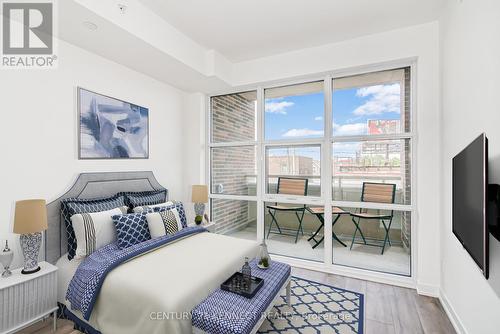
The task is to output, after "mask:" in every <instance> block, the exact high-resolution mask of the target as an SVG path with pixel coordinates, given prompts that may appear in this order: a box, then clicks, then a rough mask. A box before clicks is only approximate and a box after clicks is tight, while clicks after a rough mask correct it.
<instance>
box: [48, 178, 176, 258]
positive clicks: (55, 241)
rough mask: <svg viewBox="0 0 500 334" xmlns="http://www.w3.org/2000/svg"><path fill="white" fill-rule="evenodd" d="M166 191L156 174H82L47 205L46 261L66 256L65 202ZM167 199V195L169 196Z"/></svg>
mask: <svg viewBox="0 0 500 334" xmlns="http://www.w3.org/2000/svg"><path fill="white" fill-rule="evenodd" d="M159 189H165V188H164V187H162V186H161V185H160V184H159V183H158V181H157V180H156V178H155V176H154V175H153V172H99V173H82V174H80V175H79V176H78V178H77V179H76V181H75V183H74V184H73V186H71V188H70V189H69V190H68V191H67V192H66V193H65V194H64V195H62V196H61V197H59V198H58V199H56V200H54V201H52V202H50V203H49V204H47V216H48V217H47V218H48V229H47V231H45V240H44V244H45V260H46V261H47V262H50V263H53V264H54V263H56V261H57V260H58V259H59V258H60V257H61V256H62V255H63V254H64V253H66V252H67V238H66V229H65V226H64V221H63V219H62V216H61V200H63V199H66V198H70V197H72V198H100V197H108V196H113V195H115V194H116V193H119V192H122V191H124V192H125V191H148V190H159ZM167 196H168V193H167Z"/></svg>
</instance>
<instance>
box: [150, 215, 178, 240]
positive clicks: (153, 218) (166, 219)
mask: <svg viewBox="0 0 500 334" xmlns="http://www.w3.org/2000/svg"><path fill="white" fill-rule="evenodd" d="M146 219H147V221H148V227H149V231H150V233H151V238H158V237H161V236H164V235H167V234H174V233H177V232H179V231H180V230H181V229H182V223H181V218H180V216H179V212H178V211H177V209H176V208H172V209H169V210H164V211H160V212H153V213H149V214H147V215H146Z"/></svg>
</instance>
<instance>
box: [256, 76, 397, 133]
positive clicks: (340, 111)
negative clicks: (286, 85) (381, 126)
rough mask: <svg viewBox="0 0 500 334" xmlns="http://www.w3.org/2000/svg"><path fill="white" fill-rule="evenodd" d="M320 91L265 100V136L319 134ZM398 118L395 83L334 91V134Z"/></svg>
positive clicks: (321, 99)
mask: <svg viewBox="0 0 500 334" xmlns="http://www.w3.org/2000/svg"><path fill="white" fill-rule="evenodd" d="M323 110H324V97H323V93H315V94H307V95H298V96H290V97H283V98H274V99H266V113H265V118H266V119H265V124H266V129H265V136H266V139H271V140H273V139H274V140H276V139H292V138H315V137H321V136H322V135H323V128H324V120H323ZM399 118H400V86H399V84H387V85H376V86H369V87H362V88H354V89H344V90H336V91H335V92H334V95H333V129H334V134H335V135H359V134H366V133H367V127H366V124H367V121H368V120H369V119H399Z"/></svg>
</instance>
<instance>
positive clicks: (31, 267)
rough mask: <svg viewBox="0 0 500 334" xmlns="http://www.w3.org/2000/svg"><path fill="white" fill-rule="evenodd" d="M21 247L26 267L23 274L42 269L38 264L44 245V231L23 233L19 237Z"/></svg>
mask: <svg viewBox="0 0 500 334" xmlns="http://www.w3.org/2000/svg"><path fill="white" fill-rule="evenodd" d="M19 242H20V243H21V249H22V250H23V256H24V269H23V270H22V271H21V273H22V274H33V273H36V272H37V271H39V270H40V267H39V266H38V254H39V253H40V246H41V245H42V233H41V232H36V233H30V234H21V236H20V237H19Z"/></svg>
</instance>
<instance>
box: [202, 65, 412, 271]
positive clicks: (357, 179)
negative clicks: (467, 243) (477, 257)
mask: <svg viewBox="0 0 500 334" xmlns="http://www.w3.org/2000/svg"><path fill="white" fill-rule="evenodd" d="M411 101H412V97H411V67H402V68H396V69H389V70H382V71H377V72H370V73H365V74H358V75H352V76H343V77H335V76H333V77H332V76H327V77H325V78H324V79H322V80H316V81H310V82H303V83H296V84H290V85H283V86H274V87H259V88H256V90H254V91H249V92H241V93H234V94H227V95H218V96H212V97H210V101H209V105H210V111H209V122H208V124H209V134H210V135H209V138H208V139H209V144H208V154H209V172H208V176H209V181H210V189H211V193H210V197H211V204H210V208H211V217H212V220H213V221H214V222H215V223H216V231H217V233H222V234H226V235H231V236H234V237H238V238H244V239H252V240H259V241H260V240H263V239H265V240H266V242H267V244H268V248H269V251H270V252H271V254H275V255H279V256H283V257H287V258H291V259H300V260H306V261H311V263H316V264H318V263H319V264H320V265H322V266H323V267H324V268H325V270H332V268H334V267H336V266H342V267H344V268H347V269H346V270H349V269H348V268H357V269H364V270H369V271H372V272H383V273H390V274H396V275H403V276H411V274H412V272H411V267H412V266H411V254H412V251H411V249H412V242H411V236H412V230H413V229H414V227H413V225H415V219H414V218H413V216H414V203H413V201H412V198H414V196H412V192H413V188H412V183H413V182H412V181H413V179H414V177H413V175H414V172H413V168H412V166H413V162H414V161H413V154H412V152H414V150H415V148H414V145H415V144H414V142H413V137H414V132H413V130H412V122H411V109H412V108H411Z"/></svg>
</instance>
